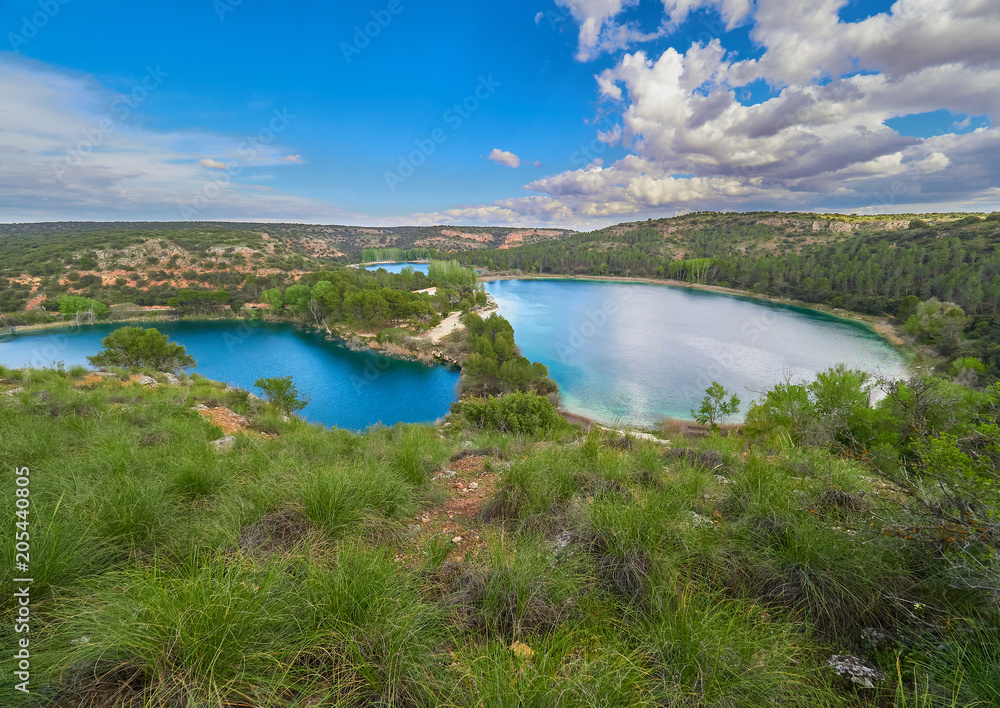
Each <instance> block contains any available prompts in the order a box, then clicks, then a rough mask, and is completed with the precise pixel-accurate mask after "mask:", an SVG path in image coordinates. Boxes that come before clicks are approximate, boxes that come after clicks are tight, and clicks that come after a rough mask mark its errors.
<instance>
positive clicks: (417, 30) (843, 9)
mask: <svg viewBox="0 0 1000 708" xmlns="http://www.w3.org/2000/svg"><path fill="white" fill-rule="evenodd" d="M95 5H96V6H95ZM998 38H1000V2H997V0H899V1H898V2H895V3H891V2H887V1H885V0H810V2H808V3H807V2H798V1H792V0H756V2H754V0H655V1H653V0H649V1H647V0H532V1H531V2H528V1H524V0H507V1H506V2H503V3H477V2H468V1H463V2H457V1H453V0H433V1H431V0H373V1H371V2H350V3H331V2H314V1H312V0H301V1H300V2H296V3H278V2H274V1H272V0H173V1H172V2H170V3H135V2H127V3H126V2H123V1H119V0H104V1H103V2H100V3H96V4H95V3H88V2H83V0H0V222H30V221H66V220H101V221H106V220H108V221H148V220H156V221H179V220H198V221H206V220H226V221H229V220H233V221H262V222H268V221H279V222H301V223H320V224H358V225H404V224H406V225H408V224H413V225H420V224H456V225H496V226H558V227H566V228H573V229H578V230H589V229H594V228H599V227H602V226H606V225H608V224H613V223H619V222H622V221H632V220H638V219H646V218H650V217H654V218H656V217H663V216H673V215H677V214H683V213H688V212H692V211H702V210H722V211H749V210H778V211H840V212H849V213H850V212H856V213H877V214H884V213H896V212H910V211H918V212H926V211H953V210H954V211H993V210H997V209H1000V131H998V130H997V128H996V127H994V125H993V124H994V121H995V120H996V119H997V117H998V116H1000V90H998V89H1000V39H998Z"/></svg>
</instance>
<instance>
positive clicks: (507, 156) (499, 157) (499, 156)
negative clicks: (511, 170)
mask: <svg viewBox="0 0 1000 708" xmlns="http://www.w3.org/2000/svg"><path fill="white" fill-rule="evenodd" d="M486 159H487V160H493V162H496V163H499V164H501V165H507V167H520V166H521V158H520V157H518V156H517V155H515V154H514V153H512V152H507V151H506V150H501V149H500V148H493V150H492V151H491V152H490V154H489V155H487V156H486Z"/></svg>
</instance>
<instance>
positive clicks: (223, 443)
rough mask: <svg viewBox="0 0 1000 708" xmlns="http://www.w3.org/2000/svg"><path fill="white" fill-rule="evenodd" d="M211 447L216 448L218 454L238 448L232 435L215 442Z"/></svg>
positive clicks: (211, 443)
mask: <svg viewBox="0 0 1000 708" xmlns="http://www.w3.org/2000/svg"><path fill="white" fill-rule="evenodd" d="M209 445H211V446H212V447H214V448H215V451H216V452H229V451H230V450H232V449H233V448H234V447H235V446H236V438H234V437H233V436H232V435H227V436H226V437H224V438H219V439H218V440H213V441H212V442H210V443H209Z"/></svg>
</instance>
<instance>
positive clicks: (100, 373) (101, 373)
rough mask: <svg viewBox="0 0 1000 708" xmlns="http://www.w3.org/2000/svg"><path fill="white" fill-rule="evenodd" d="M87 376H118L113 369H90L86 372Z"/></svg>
mask: <svg viewBox="0 0 1000 708" xmlns="http://www.w3.org/2000/svg"><path fill="white" fill-rule="evenodd" d="M88 376H102V377H103V376H111V377H113V378H116V377H117V376H118V374H116V373H114V372H113V371H91V372H90V373H89V374H88Z"/></svg>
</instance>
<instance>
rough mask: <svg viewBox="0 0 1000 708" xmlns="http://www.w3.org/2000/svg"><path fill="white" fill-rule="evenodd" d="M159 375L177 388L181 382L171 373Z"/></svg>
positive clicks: (166, 372)
mask: <svg viewBox="0 0 1000 708" xmlns="http://www.w3.org/2000/svg"><path fill="white" fill-rule="evenodd" d="M159 375H160V376H162V377H163V378H165V379H166V380H167V383H168V384H170V385H171V386H177V385H179V384H180V382H181V380H180V379H179V378H177V376H175V375H174V374H171V373H170V372H169V371H163V372H160V374H159Z"/></svg>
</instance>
